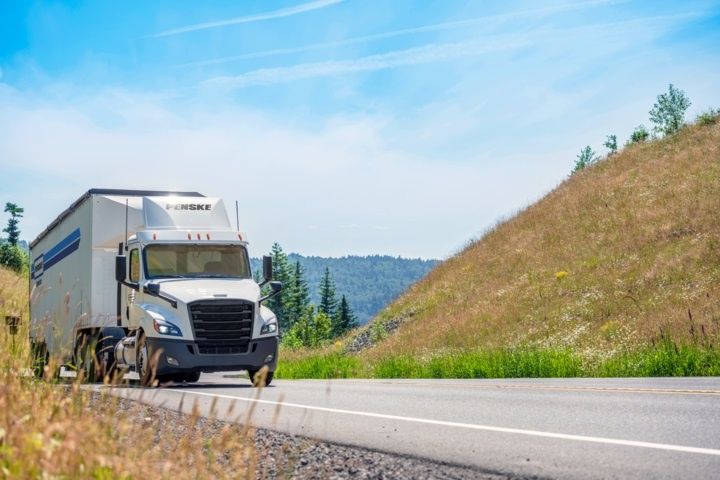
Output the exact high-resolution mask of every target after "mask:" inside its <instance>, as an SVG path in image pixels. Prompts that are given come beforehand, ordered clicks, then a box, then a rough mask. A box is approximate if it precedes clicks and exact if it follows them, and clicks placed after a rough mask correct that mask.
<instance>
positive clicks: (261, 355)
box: [146, 337, 278, 375]
mask: <svg viewBox="0 0 720 480" xmlns="http://www.w3.org/2000/svg"><path fill="white" fill-rule="evenodd" d="M146 341H147V346H148V350H149V352H148V353H149V355H150V358H156V357H155V356H156V355H157V359H158V360H157V368H156V371H155V374H156V375H168V374H174V373H183V372H189V371H196V372H197V371H200V372H228V371H234V370H259V369H260V368H261V367H263V366H267V367H268V369H269V370H270V371H271V372H274V371H275V367H276V366H277V352H278V337H270V338H259V339H256V340H252V341H251V342H250V345H249V346H248V350H247V352H246V353H240V354H223V355H201V354H200V353H198V352H199V350H198V347H197V345H196V344H195V342H192V341H187V340H175V339H166V338H147V339H146ZM158 352H159V353H158ZM270 355H272V360H271V361H266V360H267V359H268V358H269V356H270ZM168 357H172V359H174V360H175V361H176V362H177V365H173V364H171V363H169V362H168Z"/></svg>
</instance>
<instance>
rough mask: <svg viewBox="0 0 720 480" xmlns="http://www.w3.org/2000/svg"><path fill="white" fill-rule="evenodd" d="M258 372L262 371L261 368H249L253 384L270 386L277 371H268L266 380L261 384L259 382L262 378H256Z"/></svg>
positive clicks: (255, 385)
mask: <svg viewBox="0 0 720 480" xmlns="http://www.w3.org/2000/svg"><path fill="white" fill-rule="evenodd" d="M258 372H260V370H248V375H249V376H250V381H251V382H252V384H253V386H254V387H267V386H269V385H270V383H272V380H273V375H274V374H275V372H267V373H266V374H265V382H264V384H263V385H259V382H260V380H261V379H260V378H257V379H256V378H255V377H256V376H258Z"/></svg>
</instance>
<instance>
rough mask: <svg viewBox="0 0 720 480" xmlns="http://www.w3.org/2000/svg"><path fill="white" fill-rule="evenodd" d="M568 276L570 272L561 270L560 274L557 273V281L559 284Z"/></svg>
mask: <svg viewBox="0 0 720 480" xmlns="http://www.w3.org/2000/svg"><path fill="white" fill-rule="evenodd" d="M567 276H568V272H566V271H565V270H560V271H559V272H555V280H557V281H558V282H559V281H560V280H562V279H563V278H565V277H567Z"/></svg>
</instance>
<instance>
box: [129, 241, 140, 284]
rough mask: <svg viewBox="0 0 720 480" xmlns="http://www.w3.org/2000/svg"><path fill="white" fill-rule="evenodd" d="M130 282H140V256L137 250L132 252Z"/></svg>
mask: <svg viewBox="0 0 720 480" xmlns="http://www.w3.org/2000/svg"><path fill="white" fill-rule="evenodd" d="M130 281H131V282H133V283H138V282H139V281H140V254H139V250H138V249H137V248H135V249H133V250H130Z"/></svg>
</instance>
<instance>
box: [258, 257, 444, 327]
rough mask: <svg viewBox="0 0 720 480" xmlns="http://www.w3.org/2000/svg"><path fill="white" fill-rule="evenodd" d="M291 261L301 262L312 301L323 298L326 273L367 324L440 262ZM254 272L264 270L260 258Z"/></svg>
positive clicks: (377, 259)
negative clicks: (322, 288)
mask: <svg viewBox="0 0 720 480" xmlns="http://www.w3.org/2000/svg"><path fill="white" fill-rule="evenodd" d="M288 260H289V261H290V262H291V263H293V264H294V263H295V262H300V265H302V267H303V269H304V270H305V279H306V280H307V282H308V285H309V287H310V300H311V301H312V302H313V303H314V304H316V305H317V304H318V303H319V301H320V295H319V293H318V286H319V284H320V279H321V278H322V275H323V274H324V272H325V267H327V268H329V269H330V274H331V275H332V278H333V280H334V281H335V286H336V291H337V296H338V298H340V296H341V295H345V296H346V297H347V299H348V301H349V302H350V306H351V307H352V309H353V311H354V312H355V315H357V318H358V321H359V322H360V323H361V324H364V323H367V322H368V321H369V320H370V319H371V318H372V317H373V316H374V315H375V314H376V313H377V312H379V311H380V310H381V309H382V308H383V307H384V306H385V305H387V304H388V303H390V302H391V301H392V300H394V299H395V298H396V297H397V296H398V295H400V294H401V293H402V292H404V291H405V290H406V289H407V288H408V287H409V286H410V285H412V284H413V283H415V282H417V281H418V280H420V279H421V278H423V277H424V276H425V274H427V273H428V272H429V271H430V270H432V268H433V267H434V266H435V265H436V264H437V263H438V261H437V260H423V259H420V258H402V257H392V256H389V255H368V256H357V255H350V256H345V257H338V258H333V257H317V256H307V257H306V256H304V255H300V254H297V253H291V254H289V255H288ZM251 265H252V268H253V271H258V270H260V269H262V267H261V261H260V259H258V258H253V259H251Z"/></svg>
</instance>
